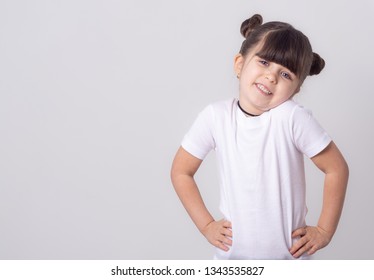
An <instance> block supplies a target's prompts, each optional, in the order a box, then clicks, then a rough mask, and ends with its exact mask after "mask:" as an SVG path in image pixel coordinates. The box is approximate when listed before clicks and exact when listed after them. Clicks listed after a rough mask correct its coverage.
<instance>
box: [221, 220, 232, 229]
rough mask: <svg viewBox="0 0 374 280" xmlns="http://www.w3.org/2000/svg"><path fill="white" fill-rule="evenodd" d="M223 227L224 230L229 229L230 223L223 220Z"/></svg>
mask: <svg viewBox="0 0 374 280" xmlns="http://www.w3.org/2000/svg"><path fill="white" fill-rule="evenodd" d="M223 226H224V227H225V228H231V222H230V221H227V220H225V221H224V222H223Z"/></svg>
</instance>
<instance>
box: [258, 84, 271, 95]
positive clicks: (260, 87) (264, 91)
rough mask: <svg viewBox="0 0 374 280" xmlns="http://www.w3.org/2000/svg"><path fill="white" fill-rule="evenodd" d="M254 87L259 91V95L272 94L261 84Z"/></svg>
mask: <svg viewBox="0 0 374 280" xmlns="http://www.w3.org/2000/svg"><path fill="white" fill-rule="evenodd" d="M255 85H256V87H257V88H258V89H259V90H260V92H261V93H263V94H265V95H271V94H272V92H271V91H270V90H269V89H268V88H267V87H266V86H264V85H263V84H259V83H256V84H255Z"/></svg>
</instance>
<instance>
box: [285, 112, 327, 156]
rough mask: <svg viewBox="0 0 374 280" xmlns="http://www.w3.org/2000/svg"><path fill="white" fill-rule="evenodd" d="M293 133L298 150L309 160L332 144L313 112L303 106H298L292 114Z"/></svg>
mask: <svg viewBox="0 0 374 280" xmlns="http://www.w3.org/2000/svg"><path fill="white" fill-rule="evenodd" d="M291 133H292V135H293V140H294V143H295V145H296V147H297V149H298V150H299V151H300V152H302V153H303V154H305V155H306V156H307V157H309V158H312V157H314V156H315V155H317V154H319V153H320V152H321V151H323V150H324V149H325V148H326V147H327V146H328V144H329V143H330V142H331V138H330V136H329V135H328V134H327V132H326V131H325V130H324V129H323V128H322V127H321V125H320V124H319V123H318V122H317V120H316V119H315V118H314V117H313V115H312V113H311V111H309V110H307V109H305V108H303V107H301V106H296V107H295V110H294V112H293V114H292V121H291Z"/></svg>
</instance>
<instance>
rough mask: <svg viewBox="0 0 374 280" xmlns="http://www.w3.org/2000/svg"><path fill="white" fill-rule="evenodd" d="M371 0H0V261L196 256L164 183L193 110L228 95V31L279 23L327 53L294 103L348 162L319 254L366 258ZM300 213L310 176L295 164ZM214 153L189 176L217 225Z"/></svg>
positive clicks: (231, 44)
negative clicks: (300, 181)
mask: <svg viewBox="0 0 374 280" xmlns="http://www.w3.org/2000/svg"><path fill="white" fill-rule="evenodd" d="M373 3H374V2H373V1H371V0H366V1H365V0H360V1H354V2H352V1H346V0H344V1H322V0H316V1H297V0H283V1H276V0H268V1H264V0H258V1H244V0H241V1H214V0H190V1H172V0H158V1H150V0H149V1H146V0H127V1H124V0H123V1H120V0H105V1H104V0H74V1H73V0H64V1H62V0H55V1H47V0H45V1H41V0H34V1H26V0H0V259H210V258H212V254H213V251H212V247H211V246H210V244H208V243H207V242H206V241H205V239H204V237H203V236H201V235H200V233H199V232H198V231H197V229H196V228H195V226H194V225H193V223H192V222H191V221H190V219H189V217H188V215H187V214H186V212H185V210H184V209H183V207H182V205H181V204H180V202H179V200H178V198H177V196H176V194H175V193H174V190H173V188H172V185H171V183H170V179H169V171H170V166H171V162H172V159H173V156H174V153H175V152H176V150H177V148H178V147H179V144H180V141H181V139H182V137H183V135H184V133H185V132H186V131H187V130H188V128H189V127H190V125H191V124H192V122H193V121H194V119H195V117H196V115H197V113H198V112H199V111H200V110H201V109H203V108H204V107H205V106H206V105H207V104H209V103H211V102H214V101H216V100H220V99H226V98H230V97H233V96H237V94H238V93H237V87H238V85H237V79H236V77H235V74H234V73H233V69H232V63H233V57H234V55H235V54H236V53H237V51H238V50H239V47H240V44H241V42H242V37H241V35H240V33H239V27H240V24H241V23H242V21H243V20H245V19H246V18H248V17H250V16H252V15H253V14H254V13H260V14H262V15H263V17H264V20H265V21H272V20H281V21H286V22H289V23H291V24H293V25H294V26H295V27H296V28H297V29H300V30H301V31H303V32H304V33H305V34H306V35H307V36H308V37H309V39H310V41H311V43H312V46H313V49H314V51H315V52H317V53H319V54H320V55H321V56H322V57H323V58H324V59H325V60H326V68H325V69H324V71H323V72H322V73H321V74H320V75H318V76H314V77H310V78H307V81H306V82H305V83H304V86H303V88H302V90H301V92H300V93H299V95H298V96H297V98H296V99H297V101H298V102H300V103H301V104H303V105H304V106H305V107H307V108H309V109H311V110H312V111H313V113H314V115H315V117H316V118H317V119H318V120H319V121H320V123H321V124H322V125H323V126H324V127H325V129H326V130H327V131H328V132H329V134H330V135H331V136H332V137H333V139H334V141H335V142H336V143H337V145H338V146H339V147H340V149H341V151H342V152H343V154H344V155H345V157H346V159H347V161H348V163H349V165H350V171H351V176H350V182H349V189H348V193H347V199H346V204H345V208H344V213H343V216H342V219H341V222H340V225H339V228H338V231H337V233H336V235H335V237H334V239H333V241H332V243H331V244H330V245H329V246H328V247H327V248H325V249H324V250H322V251H320V252H319V253H318V254H316V256H315V258H317V259H373V258H374V244H373V241H372V238H371V236H372V233H373V232H374V222H373V220H374V219H373V218H372V215H373V213H374V202H373V197H374V190H373V182H372V174H373V171H372V167H373V164H372V162H373V158H374V152H373V144H372V143H373V142H374V133H373V124H372V122H373V110H372V104H373V101H374V98H373V89H372V86H371V83H372V81H373V75H372V71H371V70H372V65H373V58H374V55H373V50H374V44H373V39H372V36H373V34H374V28H373V24H372V16H373V12H374V4H373ZM307 172H308V178H307V179H308V206H309V214H308V223H309V224H315V223H316V221H317V219H318V215H319V211H320V207H321V201H322V197H321V195H322V186H323V176H322V174H321V173H320V172H319V171H318V170H317V169H316V168H315V167H313V166H312V165H311V164H310V162H308V161H307ZM216 175H217V174H216V167H215V162H214V154H211V155H210V156H208V158H207V160H206V161H205V162H204V163H203V165H202V168H201V170H200V171H199V173H198V174H197V180H198V182H199V184H200V186H201V192H202V194H203V196H204V198H205V200H206V204H207V205H208V207H209V209H210V210H211V211H212V213H213V214H214V215H215V217H216V218H217V219H218V218H220V215H219V211H218V210H217V206H218V185H217V183H218V181H217V177H216Z"/></svg>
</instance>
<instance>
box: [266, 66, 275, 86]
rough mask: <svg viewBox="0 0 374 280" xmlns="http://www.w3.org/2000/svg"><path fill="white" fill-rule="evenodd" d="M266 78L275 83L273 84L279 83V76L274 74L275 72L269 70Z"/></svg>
mask: <svg viewBox="0 0 374 280" xmlns="http://www.w3.org/2000/svg"><path fill="white" fill-rule="evenodd" d="M265 78H266V79H268V80H269V82H271V83H273V84H276V83H277V76H276V75H275V74H274V73H273V71H271V70H270V69H269V71H267V72H266V73H265Z"/></svg>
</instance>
